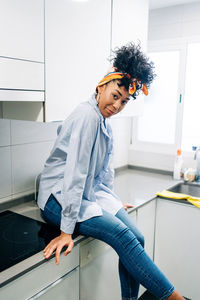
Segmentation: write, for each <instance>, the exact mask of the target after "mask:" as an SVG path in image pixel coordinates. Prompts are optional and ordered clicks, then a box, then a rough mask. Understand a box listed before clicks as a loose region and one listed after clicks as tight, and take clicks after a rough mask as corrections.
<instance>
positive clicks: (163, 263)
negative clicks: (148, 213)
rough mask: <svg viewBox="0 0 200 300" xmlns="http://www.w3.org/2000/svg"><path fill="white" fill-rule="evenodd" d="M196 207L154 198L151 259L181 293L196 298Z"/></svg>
mask: <svg viewBox="0 0 200 300" xmlns="http://www.w3.org/2000/svg"><path fill="white" fill-rule="evenodd" d="M199 237H200V209H199V208H197V207H195V206H193V205H188V204H181V203H177V202H174V201H169V200H164V199H158V203H157V217H156V237H155V263H156V264H157V265H158V267H160V269H161V270H162V271H163V272H164V274H165V275H166V276H167V278H168V279H169V280H170V281H171V282H172V284H173V285H174V286H175V288H176V289H177V290H178V291H179V292H180V293H181V294H182V295H184V296H185V297H188V298H189V299H192V300H199V298H200V285H199V276H200V271H199V253H200V238H199Z"/></svg>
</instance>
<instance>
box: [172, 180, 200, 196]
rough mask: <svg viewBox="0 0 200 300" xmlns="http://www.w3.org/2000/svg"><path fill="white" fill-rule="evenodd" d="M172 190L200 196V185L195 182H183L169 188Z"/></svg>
mask: <svg viewBox="0 0 200 300" xmlns="http://www.w3.org/2000/svg"><path fill="white" fill-rule="evenodd" d="M168 191H170V192H174V193H182V194H187V195H190V196H194V197H200V185H199V184H195V183H185V182H181V183H179V184H177V185H175V186H173V187H172V188H170V189H168Z"/></svg>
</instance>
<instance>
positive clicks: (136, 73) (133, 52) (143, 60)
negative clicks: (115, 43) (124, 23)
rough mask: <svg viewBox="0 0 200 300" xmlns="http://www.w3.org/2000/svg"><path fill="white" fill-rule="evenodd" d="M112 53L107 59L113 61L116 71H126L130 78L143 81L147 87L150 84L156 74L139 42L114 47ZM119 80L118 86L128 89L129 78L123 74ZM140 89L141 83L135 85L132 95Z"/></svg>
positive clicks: (152, 64)
mask: <svg viewBox="0 0 200 300" xmlns="http://www.w3.org/2000/svg"><path fill="white" fill-rule="evenodd" d="M112 53H113V54H112V56H111V57H110V59H109V61H110V62H112V61H113V67H115V68H116V69H117V71H119V72H122V73H127V74H129V75H130V76H131V78H137V79H138V80H139V81H140V82H141V84H143V83H144V84H146V86H147V87H149V86H150V84H151V83H152V81H153V80H154V78H155V76H156V75H155V73H154V63H153V62H151V61H149V58H148V57H147V56H146V55H145V54H144V53H143V52H142V51H141V46H140V43H138V44H137V45H136V44H134V43H129V44H127V45H126V46H122V47H121V48H116V49H115V50H114V51H112ZM120 81H121V83H119V86H124V87H125V89H126V90H128V89H129V85H130V83H131V79H130V78H128V77H127V76H125V77H123V78H122V79H120ZM140 89H141V85H137V86H136V91H135V93H134V94H133V95H132V97H133V98H134V99H135V98H136V96H137V95H138V94H139V90H140Z"/></svg>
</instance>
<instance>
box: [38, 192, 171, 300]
mask: <svg viewBox="0 0 200 300" xmlns="http://www.w3.org/2000/svg"><path fill="white" fill-rule="evenodd" d="M102 211H103V215H102V216H97V217H93V218H91V219H88V220H86V221H83V222H77V223H76V226H75V230H74V233H73V235H72V238H75V237H76V236H78V235H79V234H81V235H84V236H88V237H93V238H96V239H98V240H101V241H103V242H105V243H107V244H109V245H110V246H111V247H112V248H113V249H114V250H115V251H116V252H117V254H118V255H119V264H118V268H119V277H120V284H121V294H122V299H123V300H136V299H138V291H139V285H140V284H142V285H143V286H144V287H145V288H146V289H147V290H148V291H150V292H151V293H152V294H153V295H155V296H156V297H157V298H158V299H162V300H165V299H167V298H168V297H169V296H170V295H171V294H172V293H173V291H174V287H173V285H172V284H171V283H170V282H169V281H168V279H167V278H166V277H165V276H164V275H163V273H162V272H161V271H160V270H159V269H158V267H157V266H156V265H155V264H154V262H153V261H152V260H151V258H150V257H149V256H148V254H147V253H146V252H145V250H144V237H143V236H142V234H141V233H140V232H139V230H138V229H137V227H136V225H135V224H134V222H133V220H132V218H131V217H130V216H129V214H128V213H127V212H126V211H125V209H124V208H121V209H120V210H119V211H118V212H117V214H116V215H115V216H114V215H112V214H110V213H108V212H107V211H105V210H102ZM41 215H42V217H43V219H44V220H45V221H46V222H48V223H50V224H53V225H56V226H60V222H61V206H60V204H59V203H58V202H57V200H56V199H55V198H54V196H53V195H52V194H51V196H50V197H49V199H48V201H47V203H46V205H45V208H44V211H43V210H41Z"/></svg>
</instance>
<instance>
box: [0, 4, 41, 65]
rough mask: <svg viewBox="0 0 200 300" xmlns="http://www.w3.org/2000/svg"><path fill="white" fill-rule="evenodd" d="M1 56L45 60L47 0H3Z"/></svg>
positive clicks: (0, 21)
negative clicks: (45, 1) (45, 0)
mask: <svg viewBox="0 0 200 300" xmlns="http://www.w3.org/2000/svg"><path fill="white" fill-rule="evenodd" d="M0 37H1V43H0V56H3V57H12V58H21V59H28V60H32V61H39V62H44V0H0Z"/></svg>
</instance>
